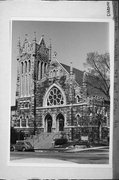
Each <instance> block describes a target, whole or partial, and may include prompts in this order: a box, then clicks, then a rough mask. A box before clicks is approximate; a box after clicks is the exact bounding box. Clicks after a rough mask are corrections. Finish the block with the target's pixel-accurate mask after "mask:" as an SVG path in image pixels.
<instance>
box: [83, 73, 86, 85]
mask: <svg viewBox="0 0 119 180" xmlns="http://www.w3.org/2000/svg"><path fill="white" fill-rule="evenodd" d="M86 80H87V72H86V71H84V73H83V83H84V84H85V83H86Z"/></svg>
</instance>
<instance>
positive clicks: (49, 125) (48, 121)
mask: <svg viewBox="0 0 119 180" xmlns="http://www.w3.org/2000/svg"><path fill="white" fill-rule="evenodd" d="M45 126H46V132H48V133H51V132H52V116H51V115H50V114H47V115H46V117H45Z"/></svg>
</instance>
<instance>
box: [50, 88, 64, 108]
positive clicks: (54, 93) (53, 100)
mask: <svg viewBox="0 0 119 180" xmlns="http://www.w3.org/2000/svg"><path fill="white" fill-rule="evenodd" d="M63 104H64V98H63V95H62V92H61V91H60V90H59V89H58V88H57V87H55V86H54V87H53V88H52V89H51V90H50V91H49V94H48V96H47V106H56V105H63Z"/></svg>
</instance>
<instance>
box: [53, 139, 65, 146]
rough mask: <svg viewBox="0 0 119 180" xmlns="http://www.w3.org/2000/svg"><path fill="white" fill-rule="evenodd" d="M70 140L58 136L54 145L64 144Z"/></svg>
mask: <svg viewBox="0 0 119 180" xmlns="http://www.w3.org/2000/svg"><path fill="white" fill-rule="evenodd" d="M67 142H68V140H67V138H57V139H54V145H55V146H57V145H64V144H67Z"/></svg>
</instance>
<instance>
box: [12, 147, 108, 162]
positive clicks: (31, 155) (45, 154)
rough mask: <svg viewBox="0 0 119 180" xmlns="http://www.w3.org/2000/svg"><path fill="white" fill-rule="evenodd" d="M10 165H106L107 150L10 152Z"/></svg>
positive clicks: (102, 148)
mask: <svg viewBox="0 0 119 180" xmlns="http://www.w3.org/2000/svg"><path fill="white" fill-rule="evenodd" d="M10 162H12V163H42V164H45V163H63V164H69V163H71V164H108V163H109V149H108V148H107V147H101V148H96V149H93V148H92V149H87V150H85V151H75V152H63V151H60V152H58V151H55V150H54V151H48V150H46V151H42V150H40V151H37V152H16V151H15V152H11V153H10Z"/></svg>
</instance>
